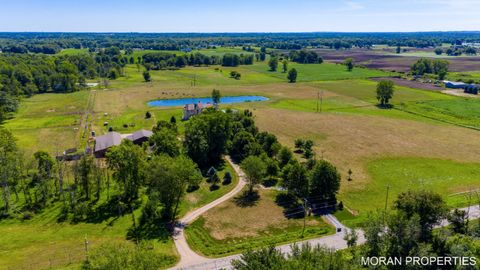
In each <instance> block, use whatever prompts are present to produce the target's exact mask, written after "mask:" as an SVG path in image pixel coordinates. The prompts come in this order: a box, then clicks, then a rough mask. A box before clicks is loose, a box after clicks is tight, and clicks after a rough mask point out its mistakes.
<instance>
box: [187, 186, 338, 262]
mask: <svg viewBox="0 0 480 270" xmlns="http://www.w3.org/2000/svg"><path fill="white" fill-rule="evenodd" d="M259 194H260V199H259V201H257V202H256V203H254V204H253V205H251V206H246V207H242V206H238V205H237V204H236V203H235V199H233V200H229V201H227V202H225V203H222V204H221V205H219V206H218V207H216V208H214V209H211V210H210V211H208V212H207V213H206V214H204V215H203V216H202V217H200V218H198V219H197V220H195V221H194V222H193V223H192V224H190V225H189V226H188V227H187V229H186V231H185V233H186V236H187V241H188V243H189V245H190V246H191V247H192V248H193V249H194V250H195V251H197V252H199V253H201V254H203V255H205V256H208V257H222V256H226V255H230V254H236V253H241V252H243V251H246V250H248V249H254V248H259V247H263V246H270V245H279V244H285V243H291V242H295V241H301V240H304V239H308V238H312V237H318V236H322V235H328V234H332V233H333V232H334V229H333V228H332V227H330V226H329V225H327V224H326V223H325V222H323V221H322V220H321V219H320V218H318V217H308V218H307V222H306V224H307V226H306V229H305V233H304V235H303V237H302V230H303V219H301V218H299V219H293V218H290V219H288V218H287V217H285V216H284V214H283V208H281V207H280V206H278V205H277V204H276V203H275V202H274V201H275V197H276V195H277V194H278V193H277V192H276V191H272V190H269V191H266V190H261V191H259ZM240 217H241V218H240Z"/></svg>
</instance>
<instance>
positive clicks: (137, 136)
mask: <svg viewBox="0 0 480 270" xmlns="http://www.w3.org/2000/svg"><path fill="white" fill-rule="evenodd" d="M152 135H153V132H151V131H150V130H145V129H142V130H139V131H136V132H134V133H132V134H131V135H129V136H127V137H126V139H127V140H130V141H136V140H138V139H141V138H150V137H151V136H152Z"/></svg>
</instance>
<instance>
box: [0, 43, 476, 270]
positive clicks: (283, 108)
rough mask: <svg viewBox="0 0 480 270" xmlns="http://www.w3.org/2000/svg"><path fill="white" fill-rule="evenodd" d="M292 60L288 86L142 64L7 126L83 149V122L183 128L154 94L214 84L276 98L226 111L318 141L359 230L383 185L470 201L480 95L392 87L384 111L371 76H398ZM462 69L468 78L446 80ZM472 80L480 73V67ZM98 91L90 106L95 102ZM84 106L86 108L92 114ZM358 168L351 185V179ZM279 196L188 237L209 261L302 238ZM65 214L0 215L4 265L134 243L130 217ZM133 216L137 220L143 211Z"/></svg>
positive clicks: (266, 194)
mask: <svg viewBox="0 0 480 270" xmlns="http://www.w3.org/2000/svg"><path fill="white" fill-rule="evenodd" d="M227 51H228V52H232V53H240V52H241V50H240V49H237V48H234V49H227V48H225V49H224V50H218V49H217V50H209V51H208V53H210V54H218V55H221V54H222V53H225V52H227ZM202 52H203V50H202ZM65 53H75V51H72V52H65ZM245 53H248V52H245ZM372 53H373V52H372ZM374 53H375V54H378V52H374ZM138 55H140V54H139V53H138ZM362 57H363V56H362ZM382 57H383V56H381V57H380V58H379V59H383V58H382ZM326 59H327V58H326ZM395 59H397V58H395ZM402 59H403V60H400V61H404V60H405V59H407V60H408V57H406V56H405V57H404V58H402ZM332 61H333V60H332ZM395 61H396V60H395ZM372 65H374V64H372ZM292 67H294V68H296V69H297V70H298V73H299V76H298V82H297V83H288V82H287V80H286V74H285V73H283V72H281V71H277V72H270V71H268V66H267V63H266V62H262V63H255V64H254V65H250V66H238V67H221V66H209V67H185V68H182V69H180V70H161V71H153V70H152V71H150V74H151V77H152V81H151V82H148V83H146V82H143V76H142V69H139V68H138V67H137V66H136V65H127V66H126V67H125V68H124V71H125V74H126V76H125V77H120V78H118V79H117V80H114V81H110V82H109V86H108V87H107V89H101V87H100V88H99V89H95V90H84V91H80V92H75V93H68V94H38V95H35V96H33V97H32V98H25V99H23V100H22V102H21V105H20V109H19V111H18V113H16V114H15V115H14V118H12V119H9V120H8V121H6V123H5V127H6V128H7V129H9V130H11V131H12V132H13V134H14V135H15V136H16V138H17V140H18V144H19V146H20V147H21V148H22V149H26V150H27V151H26V152H28V153H26V154H27V155H28V156H31V154H32V153H33V152H35V151H37V150H45V151H48V152H50V153H51V154H52V155H55V154H56V153H57V152H61V151H63V150H65V149H68V148H71V147H79V149H83V146H84V144H85V141H86V138H82V134H83V133H84V130H83V127H84V125H86V124H87V125H88V126H89V129H91V130H94V131H95V132H96V134H98V135H100V134H104V133H106V132H107V131H108V128H109V127H112V128H113V129H114V130H115V131H118V132H120V133H123V134H128V133H132V132H134V131H136V130H139V129H151V128H152V127H153V126H154V125H155V124H156V122H157V121H159V120H165V121H169V120H170V118H171V117H172V116H173V117H175V119H176V120H177V124H178V129H179V132H180V134H182V133H183V131H184V127H185V123H186V122H183V121H180V119H181V118H182V107H150V106H148V104H147V103H148V102H149V101H152V100H156V99H172V98H187V97H207V96H210V94H211V92H212V89H219V90H220V91H221V94H222V95H223V96H230V95H261V96H265V97H268V98H269V100H268V101H263V102H245V103H238V104H231V105H220V108H221V109H225V108H233V109H249V110H251V111H252V112H253V115H254V118H255V121H256V123H257V125H258V127H259V129H260V131H269V132H271V133H273V134H275V135H276V136H277V137H278V139H279V141H280V142H281V143H282V144H284V145H286V146H288V147H289V148H291V149H294V145H293V142H294V140H295V139H297V138H305V139H312V140H313V141H314V143H315V145H314V151H315V154H316V158H317V159H320V158H324V159H326V160H328V161H331V162H332V164H334V165H335V166H336V167H337V168H338V169H339V171H340V173H341V175H342V183H341V189H340V193H339V200H341V201H342V202H343V203H344V204H345V206H346V208H348V209H349V210H350V211H351V212H349V211H347V210H344V211H342V212H338V213H336V214H335V215H336V216H337V217H338V218H339V219H340V220H341V221H342V222H344V223H345V224H347V225H352V226H358V225H359V224H361V223H362V222H363V221H364V220H365V218H366V216H367V213H368V212H370V211H375V210H377V209H379V208H380V209H383V207H384V204H385V192H386V187H387V186H389V192H390V195H389V200H388V205H389V206H391V205H392V202H393V199H394V198H395V196H396V195H397V194H399V193H400V192H401V191H405V190H407V189H415V190H418V189H428V190H432V191H435V192H439V193H440V194H441V195H443V196H444V198H445V200H446V201H447V203H448V205H449V207H452V208H453V207H457V206H465V205H467V204H469V200H468V198H467V197H466V196H462V195H455V194H458V193H462V192H468V191H469V190H473V189H475V188H478V187H479V185H480V179H478V177H477V175H479V174H480V171H479V169H478V168H479V165H480V163H479V160H480V141H479V140H476V139H474V138H477V137H478V132H479V131H478V129H480V122H479V119H480V114H479V112H480V101H479V100H475V99H467V98H460V97H453V96H449V95H445V94H442V93H440V92H439V91H435V90H427V89H416V88H412V87H415V86H416V85H415V84H406V85H403V86H401V85H397V86H396V89H395V94H394V97H393V99H392V105H393V106H394V107H393V108H392V109H381V108H379V107H377V106H376V104H377V99H376V93H375V91H376V86H377V82H375V81H373V80H370V79H371V78H373V77H375V80H380V79H381V78H383V77H388V76H391V75H395V73H392V72H388V71H382V70H376V69H368V68H358V67H356V68H354V70H353V71H352V72H348V71H347V70H346V68H345V66H343V65H338V64H333V63H323V64H310V65H309V64H296V63H289V68H292ZM279 69H281V67H279ZM386 70H389V69H388V68H387V69H386ZM231 71H238V72H240V73H241V74H242V77H241V79H240V80H235V79H233V78H230V72H231ZM458 74H463V73H451V75H449V76H459V75H458ZM468 74H470V73H468ZM471 76H473V77H474V78H476V73H474V72H472V73H471ZM92 95H93V96H94V97H95V98H94V102H93V104H91V103H90V101H89V100H90V97H91V96H92ZM319 97H321V101H319ZM87 110H89V111H90V114H89V117H88V119H84V115H85V112H86V111H87ZM147 111H148V112H150V113H151V115H152V117H151V118H149V119H146V117H145V115H146V112H147ZM105 122H107V123H105ZM87 135H88V134H87ZM180 137H182V136H181V135H180ZM50 138H54V139H50ZM452 149H455V150H454V151H452ZM350 169H351V170H352V172H353V176H352V178H353V180H352V181H347V180H346V179H347V172H348V170H350ZM226 171H229V172H233V170H232V168H231V167H230V166H229V165H227V164H226V165H225V167H224V168H221V169H220V170H219V176H220V178H222V177H223V175H224V173H225V172H226ZM237 182H238V179H237V177H236V176H234V178H233V181H232V183H231V184H229V185H225V186H223V185H221V187H220V189H218V190H215V191H210V190H209V187H210V185H209V184H208V183H206V182H205V181H204V182H203V183H202V184H201V185H200V187H199V189H198V190H196V191H194V192H191V193H187V195H186V197H185V201H184V202H182V204H180V216H181V215H183V214H185V213H187V212H188V211H190V210H192V209H194V208H197V207H200V206H202V205H204V204H207V203H208V202H210V201H213V200H215V199H217V198H219V197H221V196H222V195H223V194H226V193H227V192H228V191H230V190H231V189H232V188H233V187H234V186H235V185H236V183H237ZM276 195H277V192H276V191H272V190H260V200H259V201H258V202H256V204H254V205H252V206H248V207H241V206H239V205H237V204H236V202H235V200H230V201H228V202H226V203H223V204H222V205H220V206H218V207H216V208H214V209H211V210H210V211H208V212H207V213H206V214H205V215H203V216H202V217H201V218H199V219H197V220H196V221H195V222H193V223H192V224H191V225H190V226H189V227H188V229H187V230H186V233H187V240H188V243H189V244H190V245H191V247H192V248H193V249H195V250H196V251H198V252H199V253H201V254H203V255H205V256H208V257H219V256H224V255H227V254H233V253H239V252H242V251H245V250H247V249H249V248H254V247H259V246H265V245H269V244H279V243H287V242H293V241H297V240H299V239H303V238H301V235H300V234H301V230H302V225H303V220H301V219H300V220H297V219H288V218H286V217H285V216H284V214H283V209H282V208H281V207H280V206H279V205H277V204H276V203H275V198H276ZM59 209H60V205H58V204H55V205H52V206H50V207H48V208H46V209H45V212H42V213H41V214H39V215H36V216H35V217H34V218H33V219H32V220H28V221H23V222H19V221H12V220H7V221H0V233H2V231H3V232H4V233H6V232H10V231H13V233H11V234H10V236H9V238H7V239H5V240H4V241H5V242H4V243H2V240H0V261H3V259H2V257H1V256H3V255H2V254H5V253H7V252H8V251H9V250H11V249H15V250H16V255H17V256H15V258H13V257H8V258H6V257H5V259H4V261H5V265H8V266H10V265H15V266H18V265H20V266H22V267H23V266H25V265H27V267H28V263H33V264H35V263H36V262H35V261H33V262H29V261H28V258H29V257H31V256H33V255H32V254H38V261H39V263H40V261H41V262H42V265H44V264H45V261H47V262H48V260H49V259H50V258H51V257H55V256H57V257H58V256H63V255H62V254H66V253H65V250H75V249H77V248H78V249H79V250H81V248H82V245H83V241H84V237H85V235H87V237H88V239H89V242H91V244H92V248H94V247H95V246H98V245H100V244H101V243H103V242H110V241H118V242H122V241H126V239H127V234H128V230H129V228H130V227H131V226H132V219H131V217H130V216H123V217H120V218H118V219H116V220H103V221H101V222H97V223H93V222H80V223H77V224H71V223H69V222H63V223H57V221H56V218H55V217H56V215H58V213H59ZM135 214H136V216H137V217H138V216H139V215H140V209H137V210H136V212H135ZM238 216H241V217H242V219H239V218H238ZM258 216H268V217H269V218H265V219H259V218H258ZM332 230H333V229H332V228H331V227H330V226H328V225H327V224H326V223H325V222H323V221H322V220H321V219H319V218H309V219H308V221H307V229H306V231H305V238H312V237H317V236H322V235H327V234H331V233H333V232H332ZM34 232H38V235H39V236H38V238H35V239H33V238H22V235H23V234H33V233H34ZM162 237H163V238H159V239H157V240H149V241H150V242H152V243H154V247H155V251H157V252H158V254H162V256H166V257H165V258H166V264H165V267H166V266H169V265H172V264H173V263H175V262H176V261H177V260H178V257H177V254H176V251H175V249H174V247H173V242H172V240H171V238H170V237H168V236H162ZM3 244H5V245H3ZM44 245H49V246H51V248H48V252H47V251H42V250H41V247H42V246H44ZM2 248H3V250H2ZM2 251H3V252H2ZM58 254H61V255H58ZM77 255H78V256H77V257H71V258H69V263H68V264H67V263H65V262H66V261H65V260H64V259H58V260H62V261H61V263H59V265H60V264H61V265H70V260H71V261H72V263H71V265H73V266H77V264H78V263H79V262H80V261H81V260H82V259H83V257H82V256H81V253H80V252H78V254H77ZM67 257H68V252H67ZM1 267H2V265H0V268H1ZM42 267H43V266H42ZM45 267H48V266H45Z"/></svg>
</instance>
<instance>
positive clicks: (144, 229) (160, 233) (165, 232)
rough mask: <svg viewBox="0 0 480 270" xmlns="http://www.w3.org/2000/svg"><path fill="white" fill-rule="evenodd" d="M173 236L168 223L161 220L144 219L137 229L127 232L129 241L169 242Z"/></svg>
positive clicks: (142, 218) (141, 219)
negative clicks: (154, 240)
mask: <svg viewBox="0 0 480 270" xmlns="http://www.w3.org/2000/svg"><path fill="white" fill-rule="evenodd" d="M171 235H172V232H171V230H170V229H169V226H168V224H167V223H165V222H163V221H162V220H161V219H159V218H157V219H147V218H144V216H143V215H142V217H141V218H140V222H139V224H138V226H137V227H133V226H132V227H131V228H130V229H129V230H128V232H127V239H129V240H139V241H140V240H153V239H156V240H161V241H162V240H167V239H169V237H170V236H171Z"/></svg>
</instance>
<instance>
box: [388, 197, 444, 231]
mask: <svg viewBox="0 0 480 270" xmlns="http://www.w3.org/2000/svg"><path fill="white" fill-rule="evenodd" d="M394 208H395V209H396V210H398V211H400V212H402V213H404V214H405V216H406V217H407V218H411V217H413V216H414V215H418V217H419V223H420V227H421V238H422V239H423V240H426V239H429V238H430V236H431V233H432V229H433V226H434V225H435V224H438V222H440V220H441V219H442V218H443V217H445V216H446V214H447V206H446V204H445V202H444V201H443V199H442V197H441V196H440V195H439V194H436V193H433V192H431V191H425V190H421V191H411V190H410V191H407V192H402V193H400V194H399V195H398V197H397V199H396V200H395V202H394Z"/></svg>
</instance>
